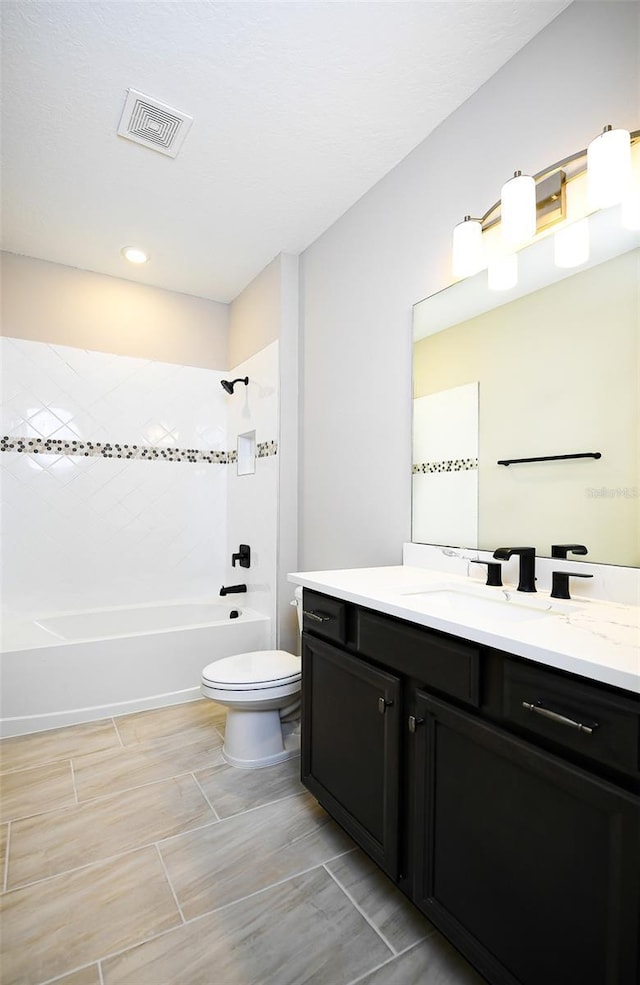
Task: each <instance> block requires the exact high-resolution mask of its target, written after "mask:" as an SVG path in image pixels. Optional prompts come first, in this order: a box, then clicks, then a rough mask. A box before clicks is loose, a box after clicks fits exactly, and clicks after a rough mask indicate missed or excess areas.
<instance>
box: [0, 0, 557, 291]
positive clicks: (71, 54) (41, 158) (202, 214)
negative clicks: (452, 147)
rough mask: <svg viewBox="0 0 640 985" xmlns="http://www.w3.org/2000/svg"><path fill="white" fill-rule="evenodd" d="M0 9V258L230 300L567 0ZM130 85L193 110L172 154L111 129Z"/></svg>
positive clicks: (195, 1) (340, 208)
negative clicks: (136, 256) (6, 254)
mask: <svg viewBox="0 0 640 985" xmlns="http://www.w3.org/2000/svg"><path fill="white" fill-rule="evenodd" d="M1 6H2V42H3V108H2V113H3V116H2V134H3V244H2V245H3V249H6V250H9V251H12V252H15V253H23V254H27V255H29V256H34V257H39V258H42V259H46V260H54V261H56V262H58V263H64V264H69V265H71V266H76V267H82V268H86V269H89V270H95V271H98V272H101V273H105V274H112V275H115V276H119V277H127V278H128V279H131V280H138V281H140V282H142V283H147V284H153V285H156V286H159V287H165V288H169V289H172V290H176V291H183V292H186V293H189V294H195V295H198V296H201V297H205V298H212V299H214V300H218V301H230V300H232V299H233V298H234V297H235V296H236V295H237V294H238V293H239V292H240V291H241V290H242V288H243V287H245V285H246V284H247V283H248V282H249V281H250V280H251V279H252V278H253V277H254V276H255V275H256V274H257V273H258V272H259V271H260V270H261V269H262V268H263V267H264V266H265V264H267V263H268V262H269V261H270V260H271V259H272V258H273V257H274V256H275V255H276V254H278V253H279V252H281V251H288V252H292V253H299V252H300V251H302V250H303V249H304V248H305V247H306V246H308V245H309V244H310V243H311V242H313V240H314V239H315V238H316V237H318V236H319V235H320V234H321V233H322V232H323V231H324V230H325V229H327V227H328V226H329V225H331V223H332V222H334V221H335V220H336V219H337V218H338V217H339V216H340V215H342V214H343V213H344V212H345V211H346V210H347V209H348V208H349V207H350V206H351V205H352V204H353V203H354V202H355V201H356V200H357V199H358V198H360V196H361V195H363V194H364V193H365V192H366V191H367V190H368V189H369V188H370V187H371V186H372V185H373V184H375V182H376V181H378V180H379V179H380V178H381V177H382V176H383V175H384V174H386V173H387V172H388V171H389V170H390V169H391V168H392V167H393V166H394V165H396V164H397V163H398V162H399V161H400V160H402V158H403V157H405V156H406V155H407V154H408V153H409V152H410V151H411V150H412V149H413V148H414V147H415V146H416V145H417V144H418V143H420V141H422V140H423V139H424V138H425V137H426V136H427V135H428V134H429V133H430V132H431V131H432V130H433V129H434V127H436V126H437V125H438V124H439V123H440V122H441V121H442V120H443V119H445V117H447V116H448V115H449V114H450V113H451V112H453V110H455V109H456V108H457V107H458V106H459V105H460V104H461V103H462V102H464V100H465V99H467V98H468V97H469V96H470V95H471V94H472V93H473V92H474V91H475V90H476V89H477V88H478V87H479V86H480V85H481V84H482V83H483V82H485V81H486V80H487V79H488V78H489V77H490V76H491V75H493V74H494V73H495V72H496V71H497V70H498V69H499V68H500V66H501V65H503V64H504V63H505V62H506V61H507V60H508V59H509V58H511V57H512V56H513V55H514V54H515V53H516V52H517V51H518V50H519V49H520V48H521V47H522V46H523V45H524V44H526V42H527V41H529V40H530V39H531V38H532V37H533V36H534V35H535V34H536V33H537V32H538V31H540V30H541V29H542V28H543V27H544V26H545V25H546V24H547V23H549V21H551V20H552V19H553V18H554V17H555V16H556V15H557V14H558V13H559V12H560V11H561V10H562V9H563V8H564V7H566V6H567V0H558V2H551V0H549V2H537V0H533V2H526V0H517V2H478V0H473V2H468V3H458V2H452V0H451V2H442V3H438V2H425V3H422V2H412V3H411V2H409V3H404V2H399V3H395V2H391V3H385V2H381V3H372V2H344V3H343V2H337V3H336V2H328V3H324V2H323V3H316V2H284V3H271V2H259V3H253V2H236V3H213V2H201V0H189V2H162V3H157V2H154V0H149V2H136V0H124V2H104V0H96V2H91V3H88V2H83V3H75V2H63V3H55V2H31V0H22V2H11V0H4V2H3V3H2V5H1ZM130 86H131V87H133V88H136V89H139V90H140V91H142V92H143V93H145V94H147V95H150V96H154V97H156V98H157V99H160V100H162V101H163V102H166V103H168V104H169V105H170V106H173V107H175V108H177V109H179V110H182V111H184V112H186V113H189V114H190V115H192V116H193V117H194V123H193V126H192V128H191V132H190V133H189V135H188V136H187V139H186V142H185V144H184V146H183V148H182V150H181V151H180V153H179V155H178V157H177V158H176V159H175V160H173V159H171V158H169V157H165V156H163V155H160V154H158V153H156V152H154V151H151V150H148V149H146V148H144V147H142V146H140V145H137V144H134V143H131V142H130V141H127V140H124V139H123V138H121V137H118V136H117V135H116V130H117V127H118V123H119V119H120V113H121V111H122V106H123V103H124V99H125V95H126V90H127V89H128V88H129V87H130ZM130 243H134V244H139V245H142V246H144V247H146V248H147V249H148V250H149V252H150V253H151V261H150V262H149V263H148V264H146V265H145V266H144V267H141V268H134V267H132V266H131V265H129V264H127V263H126V262H125V261H124V260H123V259H122V258H121V256H120V249H121V247H122V246H125V245H127V244H130Z"/></svg>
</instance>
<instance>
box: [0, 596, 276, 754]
mask: <svg viewBox="0 0 640 985" xmlns="http://www.w3.org/2000/svg"><path fill="white" fill-rule="evenodd" d="M234 610H235V611H236V612H238V613H239V615H238V617H237V618H231V617H230V613H231V612H232V611H234ZM3 636H4V644H3V645H4V650H3V653H2V655H1V657H0V660H1V661H2V663H1V671H0V677H1V684H2V688H1V696H0V711H1V719H0V735H2V736H8V735H22V734H24V733H26V732H37V731H40V730H42V729H50V728H57V727H59V726H62V725H73V724H76V723H78V722H88V721H95V720H97V719H100V718H108V717H110V716H111V715H122V714H126V713H127V712H133V711H142V710H144V709H146V708H159V707H162V706H164V705H169V704H177V703H179V702H181V701H192V700H194V699H195V698H198V697H199V696H200V674H201V672H202V669H203V667H205V666H206V664H208V663H211V662H212V661H213V660H219V659H221V658H222V657H226V656H229V655H230V654H232V653H241V652H246V651H249V650H262V649H266V648H268V647H269V646H270V645H271V640H270V620H269V618H268V617H267V616H263V615H261V614H260V613H257V612H253V611H252V610H249V609H245V608H244V607H243V606H242V605H238V604H237V603H235V604H234V603H233V602H226V603H215V604H214V603H207V602H176V603H165V604H162V605H144V606H138V607H135V608H134V607H120V608H112V609H96V610H93V611H88V612H68V613H60V614H55V615H48V616H43V617H38V618H35V619H33V620H30V621H28V622H27V621H25V620H22V621H21V623H20V624H15V623H14V625H13V627H11V625H9V628H8V629H6V628H5V630H4V633H3Z"/></svg>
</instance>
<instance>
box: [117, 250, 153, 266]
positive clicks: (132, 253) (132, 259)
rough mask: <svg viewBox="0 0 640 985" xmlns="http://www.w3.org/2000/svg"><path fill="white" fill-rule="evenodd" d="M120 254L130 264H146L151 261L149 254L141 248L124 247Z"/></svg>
mask: <svg viewBox="0 0 640 985" xmlns="http://www.w3.org/2000/svg"><path fill="white" fill-rule="evenodd" d="M120 252H121V253H122V256H123V257H124V258H125V260H128V261H129V263H146V262H147V260H148V259H149V254H148V253H145V251H144V250H141V249H140V247H139V246H123V248H122V249H121V250H120Z"/></svg>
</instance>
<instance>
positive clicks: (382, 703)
mask: <svg viewBox="0 0 640 985" xmlns="http://www.w3.org/2000/svg"><path fill="white" fill-rule="evenodd" d="M392 704H393V701H387V699H386V698H378V711H379V712H380V714H381V715H384V713H385V711H386V710H387V708H389V707H390V706H391V705H392Z"/></svg>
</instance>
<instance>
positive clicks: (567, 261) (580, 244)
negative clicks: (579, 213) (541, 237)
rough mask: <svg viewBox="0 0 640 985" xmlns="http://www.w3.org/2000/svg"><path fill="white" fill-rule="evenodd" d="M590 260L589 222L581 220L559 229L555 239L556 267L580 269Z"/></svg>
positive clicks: (554, 258)
mask: <svg viewBox="0 0 640 985" xmlns="http://www.w3.org/2000/svg"><path fill="white" fill-rule="evenodd" d="M588 259H589V222H588V220H587V219H579V220H578V222H572V223H571V225H570V226H564V227H563V228H562V229H557V230H556V233H555V235H554V237H553V260H554V263H555V265H556V267H566V268H568V267H579V266H580V264H582V263H586V262H587V260H588Z"/></svg>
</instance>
